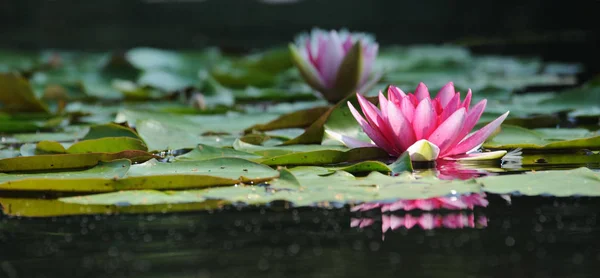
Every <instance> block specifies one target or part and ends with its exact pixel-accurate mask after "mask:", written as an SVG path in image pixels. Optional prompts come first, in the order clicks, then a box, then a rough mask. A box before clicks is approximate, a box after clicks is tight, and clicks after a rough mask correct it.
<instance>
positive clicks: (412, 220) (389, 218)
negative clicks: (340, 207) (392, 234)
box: [350, 212, 488, 233]
mask: <svg viewBox="0 0 600 278" xmlns="http://www.w3.org/2000/svg"><path fill="white" fill-rule="evenodd" d="M375 222H376V221H375V220H374V219H373V218H352V219H351V220H350V227H359V228H364V227H368V226H371V225H373V224H374V223H375ZM487 223H488V219H487V217H485V216H478V217H477V218H475V215H474V214H473V213H464V212H463V213H451V214H444V215H442V214H433V213H424V214H421V215H416V216H414V215H411V214H406V215H402V216H397V215H385V214H384V215H382V216H381V231H382V232H383V233H385V232H387V231H388V230H392V231H393V230H397V229H399V228H403V227H404V228H406V229H412V228H414V227H417V226H418V227H420V228H421V229H423V230H433V229H440V228H447V229H463V228H484V227H487Z"/></svg>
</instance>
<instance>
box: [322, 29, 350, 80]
mask: <svg viewBox="0 0 600 278" xmlns="http://www.w3.org/2000/svg"><path fill="white" fill-rule="evenodd" d="M343 58H344V49H343V48H342V42H341V41H340V37H339V36H338V34H337V32H335V31H331V32H329V35H328V36H327V39H326V41H325V43H320V44H319V52H318V57H317V70H318V71H319V72H320V73H321V77H322V78H323V80H324V81H325V84H326V86H327V88H330V87H331V86H333V83H334V82H335V78H336V76H337V72H338V70H339V67H340V64H341V63H342V59H343Z"/></svg>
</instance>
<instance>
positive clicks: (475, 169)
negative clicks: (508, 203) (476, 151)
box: [435, 161, 503, 180]
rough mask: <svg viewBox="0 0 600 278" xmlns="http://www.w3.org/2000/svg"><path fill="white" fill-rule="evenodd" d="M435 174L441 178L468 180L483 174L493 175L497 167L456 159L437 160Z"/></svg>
mask: <svg viewBox="0 0 600 278" xmlns="http://www.w3.org/2000/svg"><path fill="white" fill-rule="evenodd" d="M435 169H436V176H437V177H438V178H439V179H442V180H455V179H460V180H468V179H473V178H478V177H483V176H489V175H493V174H494V172H497V171H498V170H500V171H503V170H502V169H501V168H497V167H485V165H469V164H464V163H461V162H457V161H437V162H436V166H435Z"/></svg>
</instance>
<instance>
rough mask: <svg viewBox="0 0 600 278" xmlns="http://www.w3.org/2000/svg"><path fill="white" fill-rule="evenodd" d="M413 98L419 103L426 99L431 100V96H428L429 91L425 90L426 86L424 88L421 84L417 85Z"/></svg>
mask: <svg viewBox="0 0 600 278" xmlns="http://www.w3.org/2000/svg"><path fill="white" fill-rule="evenodd" d="M415 96H416V97H417V100H418V101H421V100H423V99H426V98H431V96H430V95H429V89H427V86H425V84H423V82H421V83H419V85H417V89H416V90H415Z"/></svg>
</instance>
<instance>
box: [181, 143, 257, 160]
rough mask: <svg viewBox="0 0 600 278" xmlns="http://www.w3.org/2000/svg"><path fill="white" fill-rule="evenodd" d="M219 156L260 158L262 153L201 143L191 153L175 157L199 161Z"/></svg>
mask: <svg viewBox="0 0 600 278" xmlns="http://www.w3.org/2000/svg"><path fill="white" fill-rule="evenodd" d="M219 157H237V158H244V159H248V160H253V159H259V158H261V156H260V155H256V154H253V153H247V152H242V151H237V150H233V149H230V148H217V147H212V146H209V145H203V144H200V145H198V146H197V147H196V148H194V149H193V150H192V151H190V152H189V153H186V154H184V155H180V156H178V157H176V158H175V160H176V161H198V160H207V159H213V158H219Z"/></svg>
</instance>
